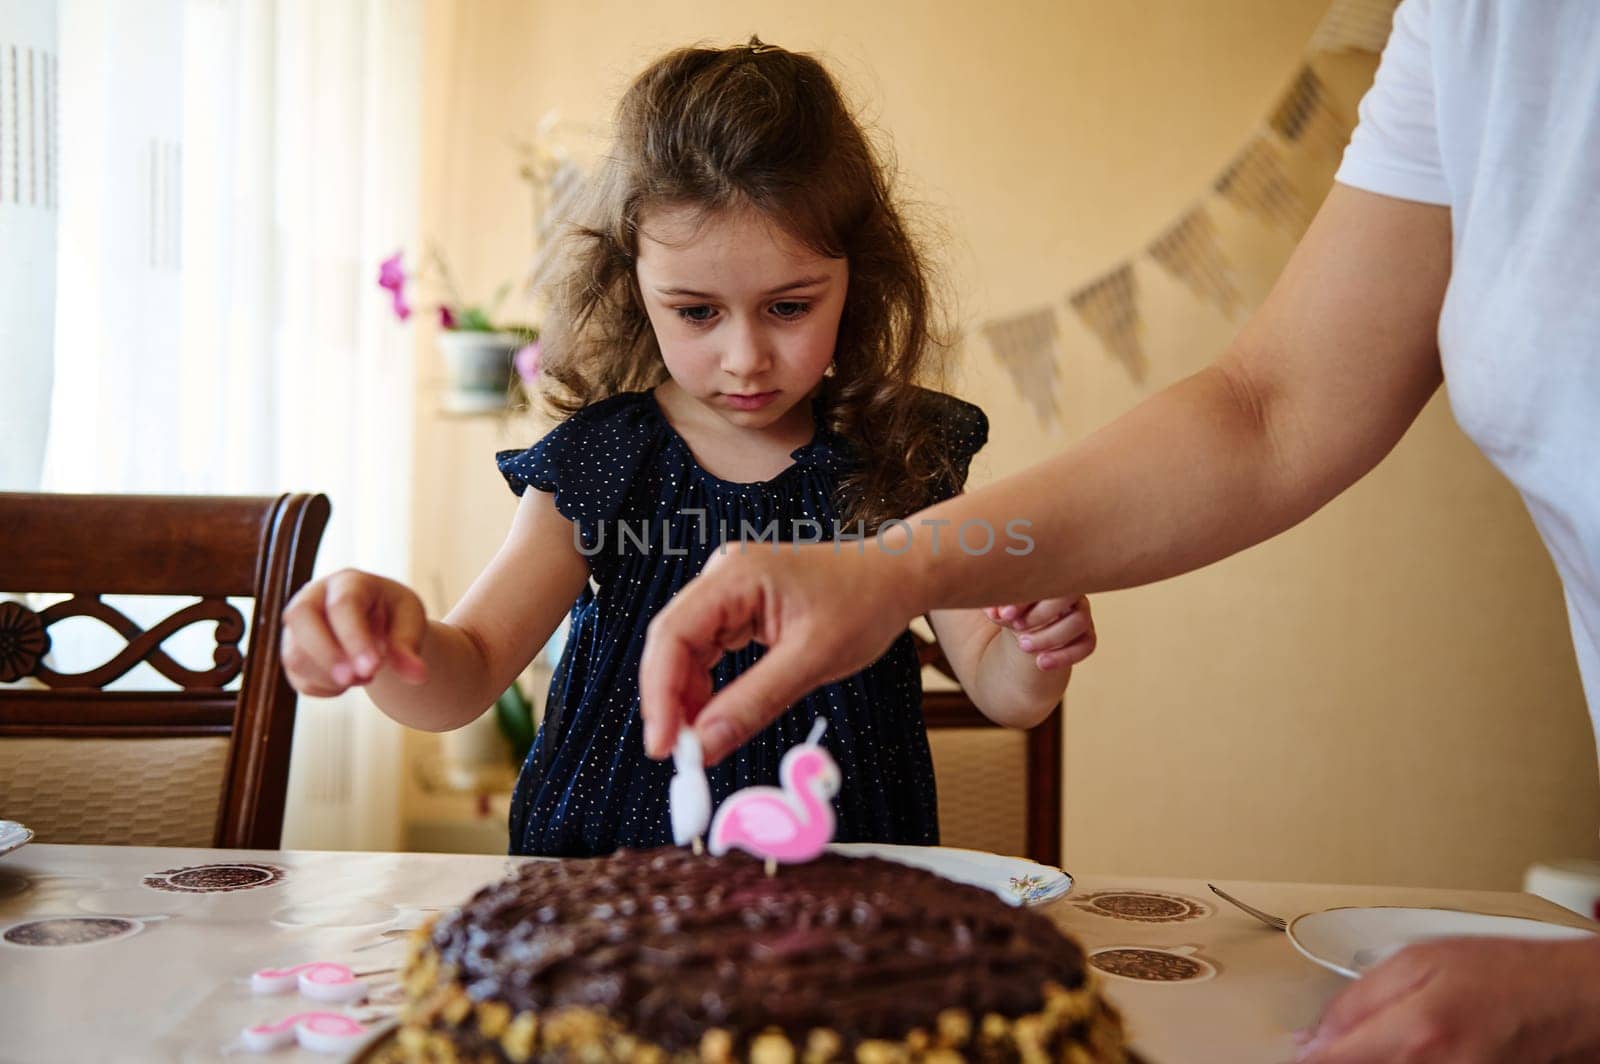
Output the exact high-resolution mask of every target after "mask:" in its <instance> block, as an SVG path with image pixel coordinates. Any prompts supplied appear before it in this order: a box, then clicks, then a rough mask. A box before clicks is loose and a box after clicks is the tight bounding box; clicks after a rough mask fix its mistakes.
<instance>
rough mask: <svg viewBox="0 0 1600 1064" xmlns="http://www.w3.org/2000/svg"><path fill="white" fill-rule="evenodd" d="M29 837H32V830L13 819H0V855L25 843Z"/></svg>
mask: <svg viewBox="0 0 1600 1064" xmlns="http://www.w3.org/2000/svg"><path fill="white" fill-rule="evenodd" d="M31 838H33V832H31V831H29V830H28V829H27V828H25V827H23V826H22V825H21V824H19V823H17V822H16V821H15V820H0V856H4V855H5V854H8V853H10V852H11V851H12V850H15V849H16V848H17V847H19V846H24V845H26V844H27V842H28V840H29V839H31Z"/></svg>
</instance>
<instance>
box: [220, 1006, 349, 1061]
mask: <svg viewBox="0 0 1600 1064" xmlns="http://www.w3.org/2000/svg"><path fill="white" fill-rule="evenodd" d="M366 1036H367V1025H366V1024H364V1023H362V1022H361V1021H359V1020H357V1019H354V1018H353V1017H350V1016H346V1015H344V1014H343V1013H340V1012H297V1013H295V1014H294V1015H293V1016H287V1017H285V1018H283V1019H281V1020H279V1021H278V1022H277V1023H260V1024H257V1025H256V1026H254V1027H246V1028H245V1029H244V1034H243V1035H242V1036H241V1037H242V1040H243V1042H244V1047H245V1048H246V1049H248V1050H249V1051H250V1052H252V1053H268V1052H271V1051H272V1050H274V1049H281V1048H282V1047H284V1046H286V1045H289V1044H290V1043H291V1042H299V1043H300V1048H301V1049H309V1050H310V1051H311V1052H313V1053H346V1052H349V1051H350V1050H352V1049H354V1048H355V1047H356V1046H357V1045H359V1044H360V1043H361V1040H362V1039H363V1038H365V1037H366Z"/></svg>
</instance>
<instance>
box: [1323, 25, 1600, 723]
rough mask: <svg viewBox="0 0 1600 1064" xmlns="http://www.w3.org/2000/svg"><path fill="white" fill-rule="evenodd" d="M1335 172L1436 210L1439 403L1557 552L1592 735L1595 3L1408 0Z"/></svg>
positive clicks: (1598, 54) (1596, 389)
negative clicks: (1447, 221) (1441, 209)
mask: <svg viewBox="0 0 1600 1064" xmlns="http://www.w3.org/2000/svg"><path fill="white" fill-rule="evenodd" d="M1337 179H1338V180H1339V181H1340V182H1342V183H1344V184H1346V185H1352V186H1354V187H1356V188H1362V189H1367V190H1368V191H1371V192H1378V193H1382V194H1384V195H1387V196H1394V197H1397V198H1400V199H1409V200H1420V201H1422V202H1424V203H1437V204H1445V205H1448V206H1449V208H1450V218H1451V225H1452V227H1453V230H1454V233H1453V237H1452V240H1453V244H1454V260H1453V263H1452V266H1451V275H1450V287H1449V291H1448V293H1447V294H1446V296H1445V302H1444V310H1443V312H1442V313H1441V314H1440V317H1439V350H1440V353H1441V355H1442V357H1443V361H1444V376H1445V387H1446V390H1447V391H1448V393H1449V397H1450V405H1451V409H1452V410H1453V411H1454V412H1455V417H1456V421H1457V423H1458V424H1460V426H1461V428H1462V430H1463V431H1464V432H1466V434H1467V435H1468V436H1470V437H1471V438H1472V440H1473V441H1474V442H1475V443H1477V445H1478V446H1479V447H1481V448H1482V449H1483V452H1484V454H1486V455H1488V457H1489V460H1490V461H1492V462H1493V463H1494V464H1495V465H1496V466H1497V467H1499V469H1500V470H1501V472H1503V473H1504V474H1505V475H1506V476H1507V477H1508V478H1509V479H1510V480H1511V482H1512V483H1513V484H1515V485H1516V486H1517V489H1518V490H1519V491H1521V492H1522V497H1523V499H1524V500H1525V501H1526V502H1527V505H1528V511H1529V513H1530V514H1532V516H1533V521H1534V524H1535V525H1537V526H1538V528H1539V533H1540V535H1542V536H1543V537H1544V542H1545V545H1546V546H1547V547H1548V548H1549V549H1550V554H1551V557H1553V558H1554V559H1555V564H1556V570H1557V571H1558V572H1559V573H1560V575H1561V582H1562V586H1563V587H1564V588H1565V589H1566V596H1567V612H1568V614H1569V616H1570V618H1571V622H1572V641H1573V646H1574V648H1575V649H1576V651H1577V655H1578V667H1579V671H1580V672H1581V673H1582V675H1583V683H1584V690H1585V692H1586V693H1587V696H1588V701H1589V715H1590V716H1591V717H1592V718H1593V719H1594V724H1595V730H1596V734H1597V735H1600V0H1437V2H1435V0H1405V2H1404V3H1403V4H1401V5H1400V8H1399V9H1398V10H1397V11H1396V12H1395V17H1394V32H1393V34H1392V35H1391V37H1390V38H1389V44H1388V47H1386V48H1385V49H1384V53H1383V61H1382V63H1381V64H1380V66H1379V68H1378V76H1377V81H1376V82H1375V83H1374V84H1373V87H1372V89H1371V91H1370V92H1368V93H1367V95H1366V98H1365V99H1364V100H1362V102H1361V121H1360V124H1359V125H1358V126H1357V128H1356V131H1355V134H1354V136H1353V138H1352V139H1351V142H1350V147H1349V148H1348V149H1347V150H1346V152H1345V156H1344V163H1343V165H1342V166H1341V167H1340V168H1339V173H1338V177H1337ZM1491 608H1492V607H1491ZM1508 623H1511V624H1514V623H1516V619H1515V618H1508Z"/></svg>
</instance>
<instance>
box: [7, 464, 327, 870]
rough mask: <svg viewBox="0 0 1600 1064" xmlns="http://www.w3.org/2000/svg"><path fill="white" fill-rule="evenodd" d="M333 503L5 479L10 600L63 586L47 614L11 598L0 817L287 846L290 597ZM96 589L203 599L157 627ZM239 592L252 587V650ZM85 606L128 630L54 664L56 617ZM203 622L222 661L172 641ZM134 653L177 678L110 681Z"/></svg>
mask: <svg viewBox="0 0 1600 1064" xmlns="http://www.w3.org/2000/svg"><path fill="white" fill-rule="evenodd" d="M328 513H329V505H328V500H327V498H326V497H325V496H322V495H304V494H298V495H281V496H278V497H277V498H266V497H263V498H233V497H226V498H225V497H204V496H134V495H122V496H119V495H50V494H12V493H0V544H3V547H0V600H3V599H5V598H6V596H7V595H11V596H17V595H39V596H46V595H48V596H60V595H67V596H69V597H67V598H65V599H64V600H61V601H56V602H54V603H53V604H51V605H47V606H45V607H43V608H42V609H39V610H38V611H37V612H35V611H34V610H33V609H32V608H30V606H29V605H28V604H27V602H26V601H15V600H13V601H0V816H3V817H5V818H7V819H14V820H20V821H22V822H23V823H24V824H27V825H28V826H29V827H31V828H32V829H33V830H34V832H35V833H36V836H37V838H38V840H39V841H40V842H95V843H133V844H144V845H188V846H225V847H247V848H252V849H275V848H277V846H278V845H279V838H280V835H281V834H282V830H283V807H284V797H285V794H286V792H287V790H288V782H289V751H290V747H291V744H292V742H293V738H294V714H295V702H296V696H295V691H294V689H293V688H292V687H290V686H289V682H288V680H287V679H286V678H285V676H284V674H283V670H282V668H281V667H280V665H279V649H280V639H281V632H282V618H283V609H284V606H285V605H286V603H287V602H288V600H289V597H290V596H291V595H292V594H293V593H294V592H295V591H296V590H297V589H298V588H299V587H300V586H301V585H302V584H304V583H305V582H306V580H307V579H308V578H309V577H310V575H311V566H312V562H313V560H314V559H315V557H316V553H317V547H318V545H319V544H320V543H321V540H322V532H323V529H324V528H325V527H326V525H327V521H328ZM102 595H137V596H182V597H185V598H188V599H190V600H191V601H188V602H186V603H178V604H177V605H178V606H179V608H177V609H176V611H175V612H173V613H172V614H171V615H170V616H167V617H166V618H165V619H164V620H162V621H160V622H159V623H157V624H154V625H152V626H151V627H150V628H149V629H148V630H145V629H143V628H141V627H140V626H139V625H138V624H137V623H135V622H134V621H133V620H132V619H130V618H129V617H127V616H126V615H125V614H124V613H122V612H121V611H120V610H118V609H117V608H115V607H114V606H112V605H111V604H109V603H107V602H105V601H103V600H102V599H101V596H102ZM230 597H231V598H241V597H249V598H250V599H252V600H253V602H254V605H253V609H252V611H251V618H250V623H249V627H248V632H249V639H248V644H247V648H245V649H241V647H240V642H241V640H243V639H244V638H245V634H246V631H247V629H246V625H245V619H244V616H243V614H241V612H240V610H239V608H238V606H237V605H236V604H235V603H233V602H230V601H229V598H230ZM162 606H163V608H165V604H162ZM73 617H88V618H94V619H96V620H98V621H101V622H103V623H104V624H105V625H107V626H108V627H110V628H111V629H113V630H114V631H115V632H116V634H117V635H118V636H120V637H121V638H122V639H125V640H126V641H127V645H126V646H122V647H120V648H119V649H118V650H117V651H116V653H115V655H114V656H113V657H112V658H111V660H109V661H106V662H105V663H104V664H102V665H100V666H99V667H97V668H92V669H88V670H85V671H82V672H76V673H70V674H64V673H60V672H57V671H55V670H54V669H53V668H52V666H51V662H52V659H51V658H50V657H49V656H48V655H49V649H50V644H51V627H52V626H53V625H56V624H58V623H60V622H62V621H64V620H66V619H67V618H73ZM203 622H215V636H214V639H212V640H209V641H208V643H210V644H212V645H214V652H213V653H212V667H211V668H209V669H204V670H196V669H191V668H186V667H185V666H184V665H182V664H180V663H179V662H177V661H175V660H174V659H173V658H172V657H171V656H169V654H168V653H167V652H166V650H164V649H163V644H164V643H165V641H166V640H168V639H169V638H171V637H172V636H173V634H174V633H176V632H178V631H180V630H182V629H185V628H187V627H188V626H190V625H194V624H200V623H203ZM77 623H78V624H80V625H81V624H83V623H84V622H82V621H79V622H77ZM140 662H145V663H147V664H148V665H149V666H151V667H152V668H153V669H154V670H155V671H156V672H158V673H160V674H161V675H162V676H163V677H165V678H166V679H167V680H168V681H171V683H172V684H173V685H175V688H176V689H172V690H156V691H152V690H122V689H112V690H107V689H106V685H108V684H111V683H113V681H116V680H118V679H119V678H120V677H122V676H124V675H125V674H126V673H128V671H129V670H130V669H133V668H134V667H135V666H136V665H138V664H139V663H140ZM235 681H237V686H236V687H230V685H231V684H234V683H235Z"/></svg>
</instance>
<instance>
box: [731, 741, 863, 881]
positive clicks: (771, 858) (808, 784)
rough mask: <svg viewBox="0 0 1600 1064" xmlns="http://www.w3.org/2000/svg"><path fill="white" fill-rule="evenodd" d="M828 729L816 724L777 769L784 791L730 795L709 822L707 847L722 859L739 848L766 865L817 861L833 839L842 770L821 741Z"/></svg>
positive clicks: (766, 789)
mask: <svg viewBox="0 0 1600 1064" xmlns="http://www.w3.org/2000/svg"><path fill="white" fill-rule="evenodd" d="M827 726H828V722H827V720H825V719H824V718H822V717H818V718H817V722H816V723H815V724H813V725H812V727H811V735H810V736H809V737H808V738H807V739H806V741H805V742H803V743H801V744H799V745H798V746H792V747H790V748H789V750H788V751H787V752H786V753H785V754H784V755H783V761H782V762H781V763H780V764H779V765H778V780H779V782H780V783H781V784H782V787H781V788H780V787H746V788H744V789H743V790H740V791H735V792H733V793H732V794H730V795H728V798H727V800H726V801H724V802H723V803H722V805H721V806H720V807H718V809H717V815H716V816H715V817H714V818H713V819H712V821H711V836H710V839H709V845H710V847H711V852H712V853H713V854H716V855H718V856H721V855H722V854H725V853H727V852H728V851H729V850H731V849H734V848H738V849H741V850H744V851H746V852H748V853H752V854H754V855H755V856H757V857H764V858H766V861H767V871H768V873H769V874H770V873H771V872H772V871H773V865H774V863H775V862H778V861H782V862H783V863H785V864H798V863H800V862H803V861H810V860H814V859H815V858H816V857H817V856H818V855H820V854H821V853H822V851H823V850H824V849H825V848H826V847H827V845H828V843H829V842H830V841H831V840H832V839H833V828H834V819H833V806H832V805H831V804H830V799H832V798H833V796H834V795H835V794H838V793H839V766H838V765H837V764H836V763H835V762H834V760H833V758H832V757H831V756H829V754H828V752H827V751H826V750H824V749H823V748H822V747H821V745H820V741H821V739H822V733H823V731H824V729H826V728H827Z"/></svg>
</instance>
